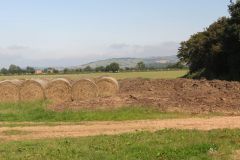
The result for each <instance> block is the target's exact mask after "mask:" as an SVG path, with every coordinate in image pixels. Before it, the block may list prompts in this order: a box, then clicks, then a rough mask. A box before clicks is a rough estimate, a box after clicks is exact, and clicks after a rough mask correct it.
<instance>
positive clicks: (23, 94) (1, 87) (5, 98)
mask: <svg viewBox="0 0 240 160" xmlns="http://www.w3.org/2000/svg"><path fill="white" fill-rule="evenodd" d="M118 90H119V86H118V82H117V80H116V79H114V78H112V77H101V78H98V79H96V80H95V81H94V80H90V79H80V80H77V81H71V80H67V79H64V78H57V79H54V80H51V81H49V80H43V79H30V80H5V81H2V82H0V102H18V101H36V100H44V99H48V100H51V101H52V102H53V103H62V102H69V101H83V100H90V99H93V98H96V97H98V96H99V97H108V96H112V95H114V94H116V93H117V92H118Z"/></svg>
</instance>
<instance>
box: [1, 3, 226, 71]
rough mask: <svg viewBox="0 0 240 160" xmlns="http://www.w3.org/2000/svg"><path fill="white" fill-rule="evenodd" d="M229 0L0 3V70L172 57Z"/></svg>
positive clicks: (222, 11)
mask: <svg viewBox="0 0 240 160" xmlns="http://www.w3.org/2000/svg"><path fill="white" fill-rule="evenodd" d="M228 4H229V0H172V1H169V0H168V1H167V0H0V22H1V25H0V67H2V66H8V65H9V64H12V63H14V64H18V65H20V66H27V65H32V66H71V65H78V64H82V63H86V62H89V61H94V60H99V59H106V58H112V57H148V56H166V55H174V54H176V52H177V48H178V44H179V42H181V41H183V40H187V39H188V38H189V36H190V35H192V34H193V33H195V32H198V31H202V30H203V29H204V28H205V27H207V26H208V25H209V24H211V23H212V22H214V21H215V20H217V18H219V17H221V16H228V11H227V5H228Z"/></svg>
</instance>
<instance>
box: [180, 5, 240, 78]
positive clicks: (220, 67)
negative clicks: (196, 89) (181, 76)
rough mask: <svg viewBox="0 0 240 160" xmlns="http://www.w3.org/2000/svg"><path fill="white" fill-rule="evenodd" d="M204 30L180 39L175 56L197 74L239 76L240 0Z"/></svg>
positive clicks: (211, 76) (224, 76)
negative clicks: (182, 39)
mask: <svg viewBox="0 0 240 160" xmlns="http://www.w3.org/2000/svg"><path fill="white" fill-rule="evenodd" d="M229 12H230V15H231V16H230V17H229V18H226V17H222V18H220V19H218V20H217V21H216V22H214V23H213V24H211V25H210V26H209V27H208V28H206V29H205V30H204V31H203V32H199V33H196V34H194V35H192V36H191V37H190V39H189V40H187V41H184V42H182V43H181V46H180V48H179V52H178V57H179V58H180V60H181V61H182V62H184V63H187V64H188V65H189V68H190V72H189V75H193V76H195V77H196V78H200V77H206V78H209V79H213V78H219V79H229V80H236V79H240V2H236V3H231V5H230V6H229Z"/></svg>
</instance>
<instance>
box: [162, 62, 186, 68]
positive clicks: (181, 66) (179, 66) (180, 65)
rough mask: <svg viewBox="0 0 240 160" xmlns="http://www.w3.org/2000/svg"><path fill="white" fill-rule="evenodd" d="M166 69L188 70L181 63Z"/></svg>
mask: <svg viewBox="0 0 240 160" xmlns="http://www.w3.org/2000/svg"><path fill="white" fill-rule="evenodd" d="M166 68H168V69H184V68H187V66H186V65H184V64H182V63H181V62H177V63H175V64H170V65H168V66H167V67H166Z"/></svg>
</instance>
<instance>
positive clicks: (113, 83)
mask: <svg viewBox="0 0 240 160" xmlns="http://www.w3.org/2000/svg"><path fill="white" fill-rule="evenodd" d="M96 84H97V87H98V91H99V96H100V97H109V96H113V95H115V94H116V93H117V92H118V90H119V85H118V82H117V80H116V79H114V78H112V77H102V78H100V79H99V80H97V81H96Z"/></svg>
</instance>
